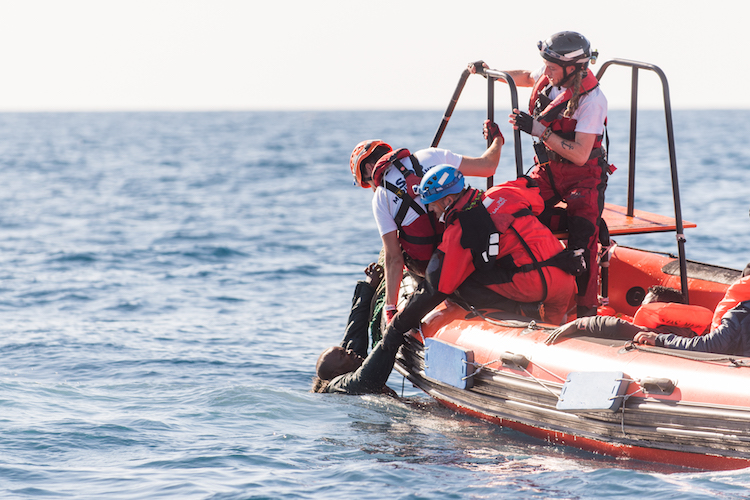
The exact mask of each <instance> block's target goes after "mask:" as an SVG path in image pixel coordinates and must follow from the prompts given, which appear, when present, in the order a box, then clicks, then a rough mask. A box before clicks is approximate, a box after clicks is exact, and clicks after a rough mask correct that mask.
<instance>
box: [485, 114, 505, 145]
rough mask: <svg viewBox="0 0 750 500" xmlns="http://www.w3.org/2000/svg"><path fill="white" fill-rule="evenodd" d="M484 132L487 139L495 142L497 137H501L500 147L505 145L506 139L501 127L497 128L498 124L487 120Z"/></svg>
mask: <svg viewBox="0 0 750 500" xmlns="http://www.w3.org/2000/svg"><path fill="white" fill-rule="evenodd" d="M482 132H484V138H485V139H487V140H490V141H494V140H495V138H496V137H500V145H503V144H505V137H503V133H502V132H500V127H498V126H497V123H495V122H491V121H489V120H485V121H484V127H483V129H482Z"/></svg>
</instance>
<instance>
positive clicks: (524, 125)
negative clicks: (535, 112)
mask: <svg viewBox="0 0 750 500" xmlns="http://www.w3.org/2000/svg"><path fill="white" fill-rule="evenodd" d="M516 126H517V127H518V130H521V131H523V132H526V133H527V134H529V135H531V130H532V129H533V128H534V119H533V118H532V117H531V115H530V114H528V113H524V112H523V111H519V112H518V114H517V115H516Z"/></svg>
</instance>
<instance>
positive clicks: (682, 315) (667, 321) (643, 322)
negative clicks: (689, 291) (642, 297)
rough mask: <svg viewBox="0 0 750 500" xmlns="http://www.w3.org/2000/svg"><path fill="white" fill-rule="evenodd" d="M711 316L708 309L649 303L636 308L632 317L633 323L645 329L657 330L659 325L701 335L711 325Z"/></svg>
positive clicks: (672, 303)
mask: <svg viewBox="0 0 750 500" xmlns="http://www.w3.org/2000/svg"><path fill="white" fill-rule="evenodd" d="M712 314H713V312H712V311H711V310H710V309H707V308H705V307H703V306H697V305H689V304H678V303H675V302H651V303H650V304H643V305H642V306H641V307H639V308H638V310H637V311H636V312H635V316H633V323H634V324H636V325H638V326H645V327H646V328H657V327H658V326H660V325H669V326H677V327H680V328H690V329H691V330H693V331H694V332H695V334H696V335H703V333H704V332H705V331H706V329H707V328H708V325H709V324H710V323H711V316H712Z"/></svg>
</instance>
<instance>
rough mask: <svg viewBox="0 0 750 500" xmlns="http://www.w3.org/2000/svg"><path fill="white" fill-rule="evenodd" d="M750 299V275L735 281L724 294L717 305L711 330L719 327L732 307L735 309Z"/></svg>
mask: <svg viewBox="0 0 750 500" xmlns="http://www.w3.org/2000/svg"><path fill="white" fill-rule="evenodd" d="M746 300H750V276H745V277H744V278H740V279H739V281H737V282H736V283H734V284H733V285H732V286H730V287H729V288H728V289H727V293H725V294H724V298H723V299H721V302H719V304H718V305H717V306H716V311H715V312H714V316H713V320H712V321H711V330H713V329H715V328H718V326H719V325H721V318H722V317H723V316H724V315H725V314H726V313H727V312H729V310H730V309H734V308H735V307H736V306H737V304H739V303H740V302H745V301H746Z"/></svg>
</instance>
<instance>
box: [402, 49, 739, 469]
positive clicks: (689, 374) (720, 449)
mask: <svg viewBox="0 0 750 500" xmlns="http://www.w3.org/2000/svg"><path fill="white" fill-rule="evenodd" d="M613 64H615V65H622V66H627V67H630V68H632V69H633V71H641V70H647V71H654V72H656V73H657V74H658V75H659V76H660V78H662V81H663V82H664V84H665V92H664V94H665V101H666V102H665V109H666V111H667V113H666V114H667V118H668V120H667V136H668V137H667V139H668V142H669V146H670V168H671V174H672V187H673V194H674V198H675V214H674V217H664V216H659V215H655V214H650V213H646V212H642V211H639V210H635V209H634V207H633V198H634V196H633V194H632V192H629V193H628V207H619V206H614V205H606V206H605V210H604V215H603V218H604V219H605V220H606V222H607V226H608V228H609V234H610V237H611V238H612V239H613V240H615V239H620V238H621V237H626V236H627V235H630V234H637V233H644V232H666V231H673V232H675V233H676V235H677V246H678V251H677V255H671V254H665V253H658V252H650V251H646V250H640V249H636V248H630V247H626V246H621V245H619V244H618V243H617V242H616V241H607V242H605V244H603V246H602V252H601V255H602V259H601V267H600V273H601V274H600V284H601V294H600V295H601V296H602V297H603V299H602V301H603V304H604V305H606V310H608V311H609V314H615V315H621V316H622V317H625V318H627V317H633V316H635V317H636V318H637V319H638V320H639V321H642V322H646V323H647V325H650V324H652V323H653V322H657V323H659V322H661V323H662V324H664V323H663V322H664V318H672V320H674V321H675V322H676V323H680V325H681V326H686V323H687V326H689V327H691V328H693V329H694V331H695V333H703V331H704V330H705V329H706V327H707V326H708V325H709V323H710V322H711V319H712V318H711V316H712V314H713V312H714V311H716V314H717V315H719V319H720V317H721V315H722V314H723V313H724V312H726V311H727V310H728V308H731V307H733V306H734V305H735V304H736V303H737V302H738V301H740V300H747V298H748V297H750V278H746V279H744V280H743V281H741V282H740V283H742V284H741V285H734V284H735V282H737V281H738V279H739V277H740V271H738V270H735V269H728V268H724V267H720V266H713V265H709V264H703V263H699V262H693V261H688V260H687V259H686V257H685V249H684V243H685V239H684V237H682V234H683V230H684V228H687V227H694V226H695V225H694V224H691V223H688V222H684V221H683V220H682V215H681V209H680V203H679V189H678V185H677V171H676V165H675V160H674V138H673V134H672V130H671V111H670V108H669V100H668V99H669V96H668V92H667V91H666V88H667V87H666V79H665V78H664V76H663V73H662V72H661V70H660V69H659V68H657V67H655V66H653V65H649V64H645V63H638V62H633V61H625V60H613V61H609V62H607V63H605V64H604V65H603V67H602V68H601V69H600V71H599V73H598V74H597V78H598V79H599V80H600V81H601V79H602V76H603V73H604V71H605V70H606V69H607V67H609V66H611V65H613ZM486 73H487V77H488V78H489V79H491V80H496V79H501V80H505V81H506V82H508V81H509V80H510V82H509V85H508V87H509V88H510V89H511V94H512V95H511V98H512V99H514V98H515V95H514V91H515V86H514V85H513V84H512V79H511V78H510V76H509V75H508V74H507V73H504V72H499V71H495V70H487V71H486ZM462 78H463V81H465V78H464V77H463V76H462ZM634 80H635V81H636V84H637V79H634ZM457 91H458V92H459V93H460V89H457ZM516 103H517V100H516V101H515V102H514V103H512V105H515V106H516V107H517V104H516ZM449 111H452V109H451V108H449ZM636 111H637V110H635V109H631V113H635V112H636ZM447 115H448V116H449V113H447ZM445 123H447V119H445V118H444V121H443V124H441V128H439V129H438V134H437V135H436V138H435V141H433V146H437V142H438V141H439V140H440V136H441V135H442V133H443V130H444V126H445V125H444V124H445ZM632 123H635V122H634V121H633V122H632ZM635 136H636V134H635V131H634V130H631V140H634V139H633V138H634V137H635ZM515 139H516V142H517V144H518V140H519V136H518V133H516V137H515ZM519 151H520V147H518V146H517V147H516V152H517V167H519V166H520V161H519V159H518V157H519ZM631 151H635V148H634V147H632V148H631ZM632 172H634V160H633V159H631V175H634V173H632ZM632 184H633V183H631V185H632ZM630 189H631V190H632V187H631V188H630ZM560 236H561V238H562V239H563V240H564V239H565V238H566V235H560ZM652 285H664V286H669V287H672V288H677V289H679V290H681V291H682V292H683V295H685V296H686V297H687V300H688V303H689V304H690V305H689V306H685V308H680V307H677V308H674V307H670V308H668V309H669V310H661V311H660V310H658V308H645V309H643V310H642V311H641V312H638V311H639V307H640V305H641V301H642V300H643V298H644V296H645V295H646V291H647V290H648V288H649V287H650V286H652ZM730 287H732V288H730ZM727 290H732V293H730V294H729V295H727V297H726V300H723V299H725V295H726V294H727ZM409 291H410V289H409V287H408V284H407V286H405V287H404V289H403V297H402V298H403V299H404V300H405V299H406V298H407V297H408V294H409ZM720 302H721V304H720ZM717 305H718V306H719V307H718V309H717ZM696 306H697V307H696ZM603 309H604V308H603ZM696 311H700V314H696ZM722 311H723V312H722ZM680 312H685V313H686V315H687V316H689V317H688V318H682V320H680V317H679V316H680ZM674 313H678V314H674ZM639 316H640V317H639ZM713 319H714V322H715V321H716V318H713ZM649 322H651V323H649ZM560 332H561V330H559V329H558V326H557V325H547V324H543V323H538V322H534V321H531V320H529V319H528V318H524V317H521V316H513V315H511V314H508V313H505V312H501V311H492V310H482V311H475V310H466V309H464V308H462V307H460V306H459V305H457V304H456V303H453V302H451V301H450V300H447V301H445V302H443V303H442V304H441V305H440V306H439V307H438V308H436V309H435V310H434V311H433V312H431V313H430V314H429V315H428V316H426V317H425V318H424V319H423V321H422V325H421V328H420V330H419V331H417V330H414V331H412V332H411V335H410V337H409V339H408V341H407V343H406V345H404V347H403V348H402V349H401V353H400V355H399V358H398V360H397V369H398V370H399V371H400V372H401V373H402V374H403V375H404V376H405V377H406V378H407V379H409V380H410V381H411V382H412V383H413V384H414V385H415V386H417V387H419V388H420V389H422V390H423V391H424V392H425V393H427V394H428V395H430V396H431V397H433V398H435V399H436V400H437V401H439V402H440V403H442V404H443V405H445V406H447V407H449V408H452V409H454V410H455V411H457V412H460V413H464V414H467V415H472V416H475V417H478V418H481V419H484V420H487V421H490V422H493V423H495V424H497V425H501V426H504V427H509V428H512V429H516V430H518V431H521V432H524V433H526V434H529V435H531V436H535V437H538V438H540V439H543V440H546V441H548V442H550V443H554V444H560V445H568V446H573V447H576V448H581V449H584V450H590V451H592V452H596V453H602V454H607V455H611V456H616V457H621V458H627V459H635V460H644V461H650V462H659V463H665V464H672V465H677V466H684V467H691V468H696V469H711V470H722V469H739V468H745V467H749V466H750V359H748V358H741V357H737V356H728V355H723V354H708V353H700V352H690V351H678V350H673V349H665V348H659V347H652V346H645V345H639V344H634V343H633V342H632V340H617V339H613V338H597V337H591V336H586V335H588V334H587V332H586V331H581V332H578V331H570V329H568V330H567V331H566V332H565V334H562V335H561V334H560Z"/></svg>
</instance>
